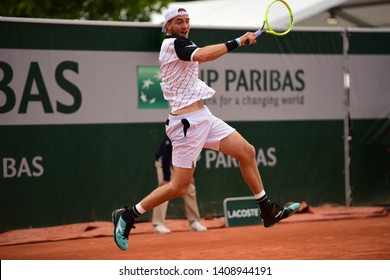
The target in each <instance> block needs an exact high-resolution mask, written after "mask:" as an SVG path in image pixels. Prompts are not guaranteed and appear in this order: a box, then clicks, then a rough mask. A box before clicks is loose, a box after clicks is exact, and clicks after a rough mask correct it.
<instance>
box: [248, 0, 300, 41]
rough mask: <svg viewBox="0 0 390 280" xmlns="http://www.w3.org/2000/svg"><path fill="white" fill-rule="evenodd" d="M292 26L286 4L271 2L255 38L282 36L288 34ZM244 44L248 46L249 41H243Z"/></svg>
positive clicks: (292, 17)
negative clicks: (265, 35) (263, 34)
mask: <svg viewBox="0 0 390 280" xmlns="http://www.w3.org/2000/svg"><path fill="white" fill-rule="evenodd" d="M266 25H267V26H266ZM293 26H294V15H293V12H292V10H291V8H290V6H289V5H288V4H287V2H285V1H284V0H273V1H272V2H271V3H270V4H269V5H268V6H267V8H266V10H265V15H264V21H263V26H262V27H261V28H260V29H259V30H257V31H256V32H255V33H256V37H259V36H260V35H261V34H262V33H268V34H271V35H275V36H283V35H286V34H287V33H288V32H290V31H291V29H292V28H293ZM245 44H246V45H248V44H249V39H247V40H246V41H245Z"/></svg>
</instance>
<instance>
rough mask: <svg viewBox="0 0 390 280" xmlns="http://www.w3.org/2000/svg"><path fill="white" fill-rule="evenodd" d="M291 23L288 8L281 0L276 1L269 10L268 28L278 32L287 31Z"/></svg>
mask: <svg viewBox="0 0 390 280" xmlns="http://www.w3.org/2000/svg"><path fill="white" fill-rule="evenodd" d="M290 25H291V16H290V12H289V10H288V8H287V7H286V6H285V5H284V4H283V3H282V2H279V1H276V2H274V3H273V4H272V5H271V7H270V8H269V10H268V28H269V29H271V30H273V31H274V32H276V33H280V34H281V33H284V32H286V31H287V30H288V29H289V28H290Z"/></svg>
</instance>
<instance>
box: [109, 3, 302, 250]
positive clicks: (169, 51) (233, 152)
mask: <svg viewBox="0 0 390 280" xmlns="http://www.w3.org/2000/svg"><path fill="white" fill-rule="evenodd" d="M164 17H165V21H164V25H163V28H162V32H165V33H167V35H166V37H165V39H164V41H163V42H162V45H161V51H160V55H159V61H160V68H161V74H162V83H161V89H162V91H163V94H164V98H165V99H166V100H168V101H169V103H170V107H171V112H170V114H169V116H168V119H167V121H166V133H167V135H168V137H169V138H170V139H171V141H172V146H173V151H172V165H173V168H174V176H173V178H172V180H171V181H170V182H168V183H167V184H165V185H163V186H161V187H159V188H156V189H155V190H154V191H152V192H151V193H150V194H149V195H147V196H146V197H145V198H144V199H142V200H141V201H140V202H139V203H137V204H136V205H134V206H133V207H131V208H128V207H124V208H120V209H116V210H114V211H113V213H112V220H113V223H114V240H115V243H116V244H117V245H118V247H119V248H120V249H122V250H127V248H128V238H129V234H130V231H131V229H132V228H134V223H135V221H136V219H137V218H138V217H139V216H140V215H142V214H144V213H145V212H146V211H148V210H150V209H152V208H154V207H156V206H158V205H160V204H161V203H163V202H165V201H168V200H171V199H173V198H176V197H180V196H183V195H184V194H185V193H186V192H187V188H188V186H189V185H190V182H191V179H192V177H193V174H194V170H195V166H196V159H197V157H198V156H199V154H200V153H201V151H202V149H203V148H209V149H213V150H216V151H220V152H223V153H225V154H227V155H229V156H231V157H233V158H235V159H237V160H238V161H239V163H240V169H241V173H242V175H243V177H244V179H245V181H246V183H247V184H248V186H249V188H250V189H251V191H252V193H253V195H254V197H255V198H256V200H257V202H258V204H259V208H260V211H261V219H262V221H263V224H264V226H265V227H270V226H272V225H274V224H276V223H278V222H279V221H280V220H282V219H285V218H287V217H289V216H290V215H292V214H293V213H295V212H296V211H297V210H298V209H299V206H300V204H299V203H293V204H289V205H282V204H280V203H275V202H273V201H271V200H270V199H269V198H268V197H267V194H266V193H265V190H264V187H263V183H262V180H261V176H260V172H259V170H258V169H257V165H256V160H255V153H256V152H255V148H254V147H253V146H252V145H251V144H249V143H248V142H247V141H246V140H245V139H244V138H243V137H242V136H241V135H240V134H239V133H238V132H237V131H236V130H235V129H234V128H232V127H231V126H229V125H228V124H227V123H225V122H224V121H222V120H221V119H219V118H217V117H215V116H214V115H213V114H212V113H211V112H210V110H209V109H208V108H207V107H206V106H205V105H204V102H203V100H204V99H207V98H210V97H212V96H213V95H214V93H215V91H214V90H213V89H212V88H210V87H209V86H207V85H206V83H204V82H203V81H201V80H200V79H199V78H198V71H199V64H200V63H205V62H208V61H212V60H215V59H217V58H219V57H221V56H223V55H225V54H227V53H228V52H230V51H232V50H234V49H236V48H238V47H240V46H245V45H253V44H255V43H256V34H255V33H252V32H247V33H245V34H244V35H242V36H241V37H238V38H236V39H233V40H229V41H227V42H225V43H220V44H215V45H208V46H205V47H202V48H200V47H198V46H197V45H196V44H195V43H193V42H192V41H190V40H189V39H188V35H189V32H190V18H189V15H188V12H187V11H186V10H185V9H183V8H177V7H170V8H169V9H167V11H166V13H165V15H164Z"/></svg>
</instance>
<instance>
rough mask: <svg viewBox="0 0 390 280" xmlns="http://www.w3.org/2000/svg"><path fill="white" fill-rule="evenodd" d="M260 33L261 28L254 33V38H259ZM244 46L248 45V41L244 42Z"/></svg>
mask: <svg viewBox="0 0 390 280" xmlns="http://www.w3.org/2000/svg"><path fill="white" fill-rule="evenodd" d="M261 32H262V31H261V28H260V29H258V30H256V31H255V34H256V38H257V37H259V36H260V35H261ZM245 45H249V39H246V40H245Z"/></svg>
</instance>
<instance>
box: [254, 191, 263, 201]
mask: <svg viewBox="0 0 390 280" xmlns="http://www.w3.org/2000/svg"><path fill="white" fill-rule="evenodd" d="M263 196H265V190H262V191H261V192H260V193H257V194H255V198H256V199H259V198H262V197H263Z"/></svg>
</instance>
